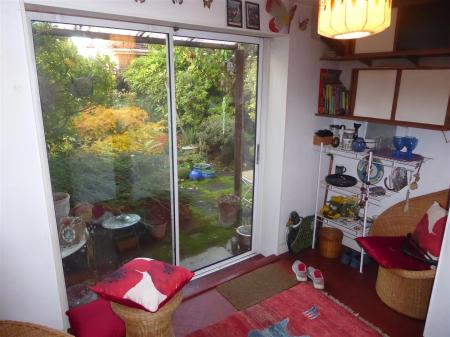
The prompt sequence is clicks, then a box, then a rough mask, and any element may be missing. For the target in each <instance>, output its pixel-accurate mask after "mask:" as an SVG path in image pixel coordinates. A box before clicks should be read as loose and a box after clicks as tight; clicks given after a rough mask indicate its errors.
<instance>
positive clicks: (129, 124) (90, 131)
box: [73, 106, 167, 155]
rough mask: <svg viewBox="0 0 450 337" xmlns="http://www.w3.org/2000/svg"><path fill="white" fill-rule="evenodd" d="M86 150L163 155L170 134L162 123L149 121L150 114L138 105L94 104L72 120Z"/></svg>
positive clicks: (82, 146)
mask: <svg viewBox="0 0 450 337" xmlns="http://www.w3.org/2000/svg"><path fill="white" fill-rule="evenodd" d="M73 125H74V128H75V130H76V131H77V134H78V137H79V139H80V142H81V148H82V149H83V151H84V152H88V153H95V154H99V155H103V154H123V153H146V154H160V153H162V152H163V151H164V150H165V147H166V143H167V134H166V132H165V127H164V126H163V125H162V123H154V122H149V121H148V113H147V112H146V111H145V110H143V109H141V108H138V107H134V106H132V107H122V108H106V107H104V106H94V107H91V108H89V109H86V110H84V111H82V112H81V113H80V114H78V115H77V116H76V117H75V118H74V119H73Z"/></svg>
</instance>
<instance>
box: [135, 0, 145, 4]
mask: <svg viewBox="0 0 450 337" xmlns="http://www.w3.org/2000/svg"><path fill="white" fill-rule="evenodd" d="M134 2H139V3H141V4H142V3H144V2H145V0H134Z"/></svg>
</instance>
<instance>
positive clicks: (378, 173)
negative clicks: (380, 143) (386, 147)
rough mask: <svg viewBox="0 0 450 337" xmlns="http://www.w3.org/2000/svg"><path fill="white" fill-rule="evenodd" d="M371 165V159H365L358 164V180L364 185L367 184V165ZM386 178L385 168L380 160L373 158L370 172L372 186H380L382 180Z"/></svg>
mask: <svg viewBox="0 0 450 337" xmlns="http://www.w3.org/2000/svg"><path fill="white" fill-rule="evenodd" d="M368 163H369V157H368V156H367V157H364V158H363V159H361V160H360V161H359V163H358V167H357V171H358V178H359V180H361V181H362V182H363V183H365V184H367V183H368V179H367V164H368ZM383 176H384V166H383V163H382V162H381V160H379V159H378V158H373V162H372V170H371V172H370V184H371V185H375V184H378V183H379V182H380V181H381V179H383Z"/></svg>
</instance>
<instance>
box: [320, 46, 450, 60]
mask: <svg viewBox="0 0 450 337" xmlns="http://www.w3.org/2000/svg"><path fill="white" fill-rule="evenodd" d="M439 56H450V48H439V49H418V50H400V51H393V52H380V53H361V54H351V55H343V56H342V55H341V56H340V55H336V56H329V57H321V58H320V59H321V60H323V61H360V60H380V59H389V58H406V59H408V58H417V57H439Z"/></svg>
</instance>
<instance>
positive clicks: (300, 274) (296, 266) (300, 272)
mask: <svg viewBox="0 0 450 337" xmlns="http://www.w3.org/2000/svg"><path fill="white" fill-rule="evenodd" d="M292 271H293V272H294V274H295V277H296V278H297V281H299V282H306V281H308V277H307V276H306V264H304V263H303V262H302V261H299V260H295V261H294V263H293V264H292Z"/></svg>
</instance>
